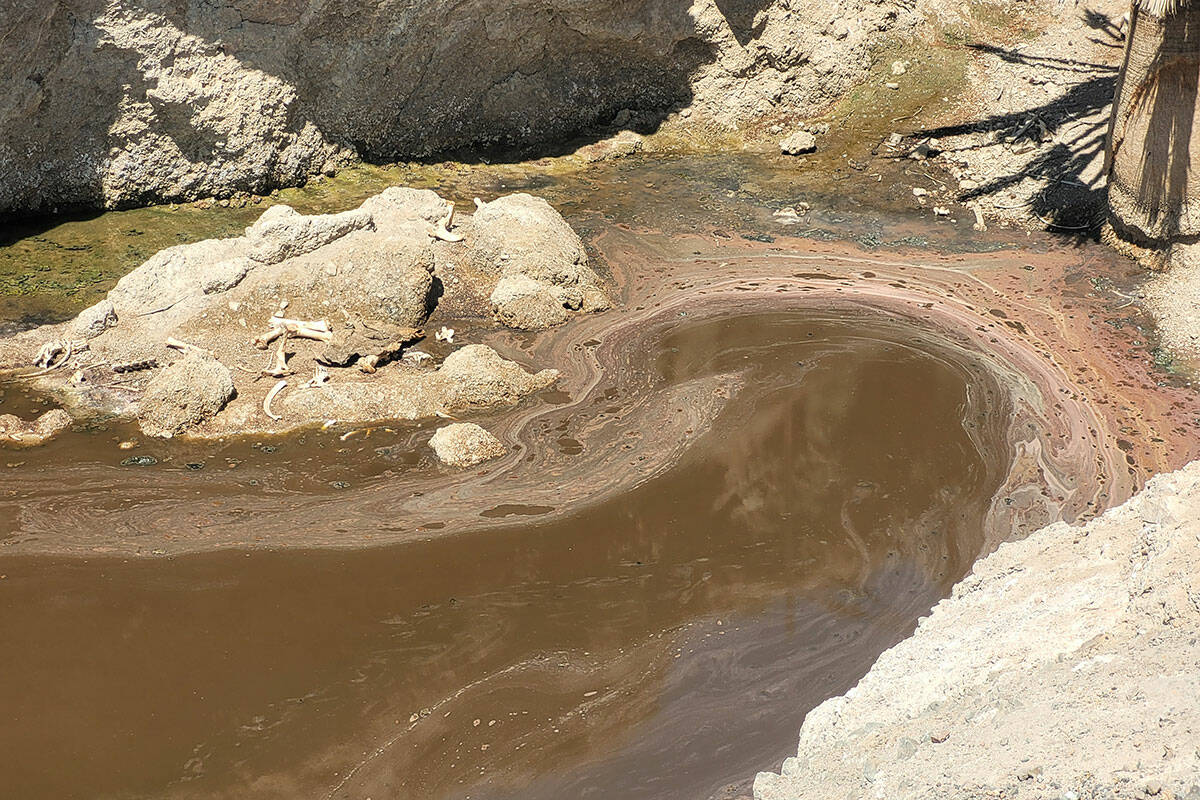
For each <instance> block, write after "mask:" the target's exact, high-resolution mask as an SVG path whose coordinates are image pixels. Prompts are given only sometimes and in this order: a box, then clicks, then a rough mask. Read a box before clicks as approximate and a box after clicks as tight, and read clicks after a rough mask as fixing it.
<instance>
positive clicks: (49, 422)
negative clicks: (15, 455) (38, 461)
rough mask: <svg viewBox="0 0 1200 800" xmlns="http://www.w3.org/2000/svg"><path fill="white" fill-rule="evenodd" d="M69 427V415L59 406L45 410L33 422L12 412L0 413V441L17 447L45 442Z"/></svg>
mask: <svg viewBox="0 0 1200 800" xmlns="http://www.w3.org/2000/svg"><path fill="white" fill-rule="evenodd" d="M69 427H71V415H70V414H68V413H67V412H66V411H63V410H62V409H61V408H55V409H53V410H51V411H47V412H46V413H45V414H42V415H41V416H40V417H38V418H37V419H35V420H34V421H33V422H25V421H24V420H23V419H21V418H20V417H18V416H16V415H14V414H0V443H4V444H9V445H15V446H17V447H33V446H36V445H40V444H45V443H46V442H47V441H49V440H50V439H53V438H54V437H55V436H57V435H58V434H60V433H62V432H63V431H65V430H66V429H67V428H69Z"/></svg>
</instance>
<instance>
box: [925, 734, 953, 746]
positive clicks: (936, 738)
mask: <svg viewBox="0 0 1200 800" xmlns="http://www.w3.org/2000/svg"><path fill="white" fill-rule="evenodd" d="M949 738H950V731H934V732H933V733H931V734H929V741H931V742H933V743H934V744H941V743H942V742H944V741H946V740H947V739H949Z"/></svg>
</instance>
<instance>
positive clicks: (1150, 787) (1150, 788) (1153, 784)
mask: <svg viewBox="0 0 1200 800" xmlns="http://www.w3.org/2000/svg"><path fill="white" fill-rule="evenodd" d="M1162 788H1163V787H1162V781H1158V780H1149V781H1146V786H1145V789H1146V794H1148V795H1150V796H1151V797H1157V796H1158V793H1159V792H1161V791H1162Z"/></svg>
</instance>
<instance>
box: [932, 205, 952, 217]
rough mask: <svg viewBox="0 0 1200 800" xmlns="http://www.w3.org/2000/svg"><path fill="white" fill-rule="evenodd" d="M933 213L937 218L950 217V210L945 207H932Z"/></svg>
mask: <svg viewBox="0 0 1200 800" xmlns="http://www.w3.org/2000/svg"><path fill="white" fill-rule="evenodd" d="M933 213H934V214H936V215H938V216H939V217H948V216H950V209H948V208H946V207H945V206H934V207H933Z"/></svg>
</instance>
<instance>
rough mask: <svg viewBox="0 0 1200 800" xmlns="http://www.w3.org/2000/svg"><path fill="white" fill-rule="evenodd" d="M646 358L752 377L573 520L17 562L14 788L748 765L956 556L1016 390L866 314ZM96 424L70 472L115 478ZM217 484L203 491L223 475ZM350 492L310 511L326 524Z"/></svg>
mask: <svg viewBox="0 0 1200 800" xmlns="http://www.w3.org/2000/svg"><path fill="white" fill-rule="evenodd" d="M640 357H642V358H644V359H646V360H648V361H650V362H651V365H652V369H651V374H652V375H653V376H654V380H655V381H656V382H657V383H659V384H662V385H669V384H674V383H679V382H683V381H687V380H691V379H695V378H697V377H703V376H711V375H718V374H725V373H729V372H739V373H741V374H742V375H743V376H744V379H745V385H744V388H743V390H742V391H741V392H739V393H738V394H736V395H735V396H734V397H733V399H732V400H731V401H730V402H729V404H728V405H727V406H726V408H725V409H724V411H722V413H721V414H720V416H719V417H718V418H717V420H716V422H715V424H714V425H713V427H712V429H711V430H710V431H708V432H707V433H705V434H704V435H703V436H701V437H700V438H699V439H698V440H697V441H696V442H695V444H693V445H692V446H691V447H690V448H689V449H688V450H687V452H686V454H685V456H684V457H683V458H682V460H681V461H680V463H678V464H677V465H675V466H674V467H673V468H671V469H670V470H668V471H667V472H666V473H665V474H663V475H660V476H659V477H657V478H655V479H653V480H651V481H650V482H648V483H645V484H643V485H641V486H640V487H638V488H636V489H634V490H633V491H631V492H628V493H626V494H624V495H622V496H619V497H616V498H613V499H610V500H608V501H605V502H603V503H600V504H599V505H596V506H594V507H590V508H585V509H583V510H581V511H579V512H578V513H575V514H572V515H569V516H567V517H566V518H564V519H561V520H556V521H554V522H550V523H546V524H538V523H537V517H536V516H529V517H522V516H521V512H522V511H523V509H520V508H517V509H514V514H515V516H514V517H513V518H515V519H518V520H521V521H519V522H518V523H517V524H514V525H512V526H510V527H508V528H505V529H500V530H487V531H483V532H472V531H471V530H469V529H467V528H463V529H461V530H455V531H453V532H452V534H453V535H444V536H441V537H439V538H437V539H433V540H430V541H424V542H413V543H408V544H404V545H399V546H392V547H382V548H376V549H365V550H349V551H320V550H317V551H288V552H261V551H259V552H243V551H239V550H227V551H221V552H215V553H206V554H204V553H202V554H194V555H187V556H178V557H172V558H166V559H155V560H119V559H105V558H87V559H64V558H55V557H49V556H44V557H6V558H3V559H0V574H2V575H3V579H2V580H0V641H4V642H5V643H6V646H5V654H4V657H3V663H4V669H3V680H0V709H3V711H2V712H0V715H2V716H0V719H3V724H0V776H3V777H2V778H0V781H2V782H3V784H4V785H5V787H4V789H3V794H4V795H5V796H9V797H22V798H69V797H81V798H82V797H280V798H282V797H306V798H308V797H339V798H340V797H346V798H351V797H354V798H364V797H375V798H383V797H395V798H407V797H413V798H417V797H421V798H432V797H445V798H452V797H454V798H457V797H473V798H506V797H521V798H540V797H545V798H557V797H623V798H704V797H710V796H723V795H722V793H723V792H724V793H728V792H733V791H736V790H737V789H739V788H740V789H743V790H744V781H745V779H746V778H747V777H748V776H751V775H752V774H753V773H754V771H755V770H757V769H760V768H766V767H768V766H771V765H773V764H775V763H777V761H778V759H779V758H781V757H783V756H784V755H787V754H788V751H789V750H790V747H791V746H790V743H792V742H794V740H795V733H796V731H797V730H798V728H799V725H800V723H801V721H802V719H803V716H804V714H805V712H806V711H807V710H808V709H809V708H811V707H812V706H813V705H815V704H816V703H817V702H819V701H820V700H822V699H824V698H825V697H828V696H830V695H832V694H835V693H838V692H842V691H844V690H846V689H847V688H849V687H850V686H851V685H853V683H854V682H855V681H856V680H857V678H858V677H859V676H860V675H861V674H862V673H863V672H864V671H865V670H866V669H867V667H868V666H869V665H870V663H871V662H872V661H873V660H874V658H875V657H876V656H877V655H878V653H879V652H880V651H881V650H882V649H884V648H886V647H887V646H889V645H891V644H892V643H894V642H896V641H898V640H899V639H901V638H903V637H904V636H905V635H907V633H908V632H909V631H910V630H911V629H912V627H913V626H914V624H915V622H916V619H917V617H918V616H919V615H920V614H922V613H925V612H926V611H927V610H928V608H929V607H930V606H931V605H932V604H933V603H934V602H936V600H937V599H938V598H940V597H942V596H944V595H945V594H946V593H947V591H948V589H949V587H950V586H951V585H952V583H953V582H954V581H955V580H957V579H958V578H959V577H961V575H962V574H963V573H964V571H965V570H966V569H968V568H969V565H970V563H971V561H972V560H973V559H974V557H975V556H976V555H977V553H978V551H979V548H980V546H981V543H982V528H983V525H984V518H985V515H986V511H987V508H988V505H989V503H990V502H991V500H992V497H993V495H994V493H995V492H996V490H997V488H998V487H999V485H1000V483H1001V482H1002V480H1003V478H1004V476H1005V475H1006V474H1007V471H1008V467H1009V463H1008V460H1009V458H1010V454H1009V452H1008V447H1007V445H1006V443H1005V441H1004V439H1003V436H1002V428H1001V427H998V426H997V425H996V420H997V419H1003V418H1004V417H1005V415H1006V414H1007V410H1006V408H1005V405H1004V401H1003V394H1002V393H1001V392H999V391H998V389H997V387H995V386H992V385H990V384H989V380H988V378H987V376H986V373H981V372H979V371H976V370H973V369H972V368H971V365H970V364H966V363H963V358H962V356H961V354H947V353H940V352H936V351H931V350H929V349H923V348H922V347H920V346H914V345H913V344H912V343H911V342H907V341H904V340H903V339H902V338H898V337H897V336H896V332H895V330H894V328H889V327H880V326H875V325H873V324H872V320H871V318H870V317H869V316H863V317H860V318H857V319H855V318H839V317H838V316H836V315H829V314H818V313H815V312H810V313H802V312H797V313H775V314H754V315H748V316H743V317H739V316H737V315H736V313H735V314H733V315H732V316H730V317H726V318H724V319H718V320H706V321H700V322H696V323H689V322H688V321H686V320H682V321H679V322H677V323H674V324H673V325H672V326H671V328H670V330H669V332H668V333H667V335H665V336H663V337H662V339H661V342H660V347H659V349H658V351H657V352H648V353H645V354H642V355H641V356H640ZM97 438H103V437H97ZM566 438H569V437H566ZM104 441H105V442H106V444H107V446H108V448H109V451H110V452H109V453H108V455H106V456H100V455H98V454H93V456H91V457H89V455H88V454H87V453H86V452H82V453H80V457H79V464H77V465H76V466H75V467H73V468H67V469H64V470H63V474H64V475H65V476H67V477H68V478H69V479H70V480H71V481H73V482H75V483H78V484H80V485H83V484H87V485H89V486H91V487H93V488H95V487H97V486H103V485H104V484H106V483H111V484H114V485H115V484H117V483H119V482H120V481H121V480H122V475H124V474H128V468H122V467H120V466H118V465H115V464H114V463H113V458H112V455H111V443H108V442H107V440H106V439H105V440H104ZM565 446H569V444H568V445H565ZM297 449H298V450H302V449H303V448H300V447H297ZM6 457H8V454H6ZM155 468H162V467H161V466H158V467H151V469H155ZM287 468H288V467H286V465H285V466H284V467H275V468H274V469H287ZM263 469H268V468H267V467H264V468H263ZM362 480H367V481H375V482H377V484H378V486H379V487H380V488H382V487H387V486H393V487H394V489H395V490H396V492H397V494H400V493H401V492H402V490H403V487H404V481H405V480H406V479H405V477H404V475H402V474H378V475H375V476H364V477H363V478H362ZM201 486H203V485H201ZM205 491H206V490H205V489H203V488H200V490H199V492H200V493H199V495H198V496H195V497H192V498H189V499H188V501H187V502H189V503H203V502H205V501H211V500H213V499H219V498H214V496H213V495H209V496H208V497H205V496H204V493H205ZM214 491H216V492H218V493H219V492H220V491H222V489H221V488H220V487H219V486H218V488H217V489H215V490H214ZM83 502H87V501H83ZM279 502H281V503H286V502H287V495H286V493H281V496H280V499H279ZM338 502H339V501H338V500H337V499H336V497H333V498H331V499H329V500H328V501H327V502H326V503H324V504H323V505H322V504H318V505H316V506H314V509H315V511H314V512H313V513H316V514H322V513H323V514H325V515H327V517H328V519H329V520H330V523H329V524H337V517H338V512H337V508H338ZM63 512H64V513H67V514H70V513H79V512H80V509H71V508H64V509H63ZM374 513H377V514H381V515H384V516H386V509H385V508H383V507H379V506H376V507H375V510H374ZM532 513H534V514H536V513H537V511H536V509H534V510H533V512H532ZM382 522H386V520H381V523H382ZM246 524H247V525H253V524H254V520H253V519H248V520H246Z"/></svg>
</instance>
